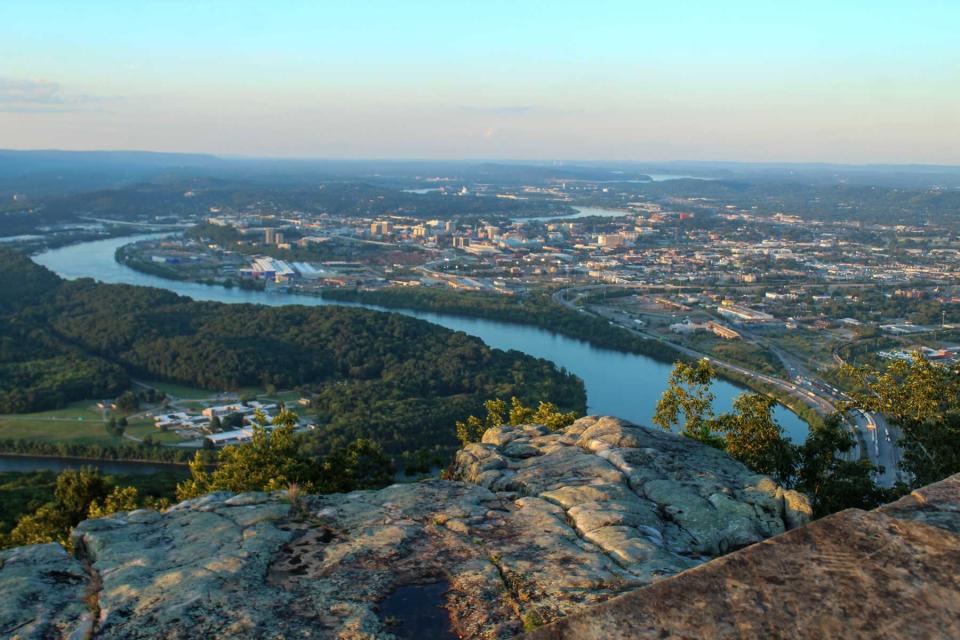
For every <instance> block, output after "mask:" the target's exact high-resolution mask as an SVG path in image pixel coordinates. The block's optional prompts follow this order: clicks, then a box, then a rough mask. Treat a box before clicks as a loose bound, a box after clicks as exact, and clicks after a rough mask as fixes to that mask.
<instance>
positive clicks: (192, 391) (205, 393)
mask: <svg viewBox="0 0 960 640" xmlns="http://www.w3.org/2000/svg"><path fill="white" fill-rule="evenodd" d="M143 384H145V385H147V386H149V387H153V388H154V389H156V390H157V391H162V392H163V393H166V394H167V395H170V396H174V397H176V398H194V399H196V398H199V399H204V398H212V397H213V396H215V395H217V393H219V392H217V391H210V390H209V389H198V388H196V387H187V386H185V385H182V384H176V383H175V382H157V381H154V380H144V381H143Z"/></svg>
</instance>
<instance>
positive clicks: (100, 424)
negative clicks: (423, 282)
mask: <svg viewBox="0 0 960 640" xmlns="http://www.w3.org/2000/svg"><path fill="white" fill-rule="evenodd" d="M0 438H24V439H29V440H38V441H44V442H72V443H83V444H94V443H96V444H112V443H114V442H115V439H114V438H112V437H110V436H109V435H107V431H106V429H105V428H104V421H103V413H102V412H101V411H100V409H98V408H97V407H96V401H95V400H83V401H80V402H73V403H71V404H69V405H67V406H66V407H64V408H63V409H54V410H51V411H38V412H36V413H23V414H17V415H3V416H0Z"/></svg>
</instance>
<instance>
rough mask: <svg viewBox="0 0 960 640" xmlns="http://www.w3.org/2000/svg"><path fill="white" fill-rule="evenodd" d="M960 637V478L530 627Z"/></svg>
mask: <svg viewBox="0 0 960 640" xmlns="http://www.w3.org/2000/svg"><path fill="white" fill-rule="evenodd" d="M528 637H529V638H530V640H548V639H549V640H560V639H563V640H619V639H624V638H631V639H634V638H817V639H820V638H960V475H955V476H952V477H950V478H948V479H946V480H943V481H942V482H938V483H936V484H933V485H930V486H928V487H924V488H923V489H919V490H917V491H915V492H913V494H911V495H909V496H906V497H904V498H902V499H900V500H898V501H897V502H894V503H892V504H889V505H886V506H885V507H881V508H880V509H877V510H876V511H871V512H865V511H860V510H857V509H850V510H847V511H842V512H840V513H836V514H834V515H832V516H829V517H827V518H823V519H822V520H818V521H816V522H814V523H812V524H809V525H807V526H805V527H801V528H800V529H796V530H794V531H790V532H789V533H785V534H784V535H781V536H778V537H776V538H773V539H771V540H767V541H765V542H762V543H760V544H756V545H753V546H751V547H747V548H746V549H742V550H740V551H737V552H736V553H731V554H730V555H728V556H724V557H723V558H719V559H717V560H713V561H712V562H709V563H707V564H704V565H702V566H699V567H697V568H695V569H692V570H690V571H687V572H685V573H683V574H681V575H679V576H676V577H675V578H671V579H669V580H663V581H661V582H658V583H656V584H654V585H651V586H648V587H646V588H643V589H639V590H637V591H633V592H631V593H628V594H626V595H623V596H620V597H618V598H614V599H612V600H610V601H609V602H605V603H603V604H601V605H598V606H596V607H593V608H591V609H590V610H589V611H587V612H583V613H579V614H574V615H571V616H569V617H567V618H564V619H562V620H559V621H557V622H555V623H553V624H551V625H549V626H546V627H543V628H540V629H538V630H537V631H535V632H534V633H532V634H530V635H529V636H528Z"/></svg>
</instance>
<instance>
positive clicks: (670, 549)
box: [0, 417, 809, 639]
mask: <svg viewBox="0 0 960 640" xmlns="http://www.w3.org/2000/svg"><path fill="white" fill-rule="evenodd" d="M453 475H454V476H455V477H456V478H457V479H456V480H449V481H446V480H430V481H425V482H419V483H411V484H398V485H393V486H391V487H387V488H385V489H382V490H379V491H357V492H353V493H348V494H334V495H326V496H308V497H302V498H295V497H291V496H289V495H286V494H285V493H283V492H278V493H274V494H259V493H249V494H240V495H231V494H210V495H208V496H204V497H203V498H199V499H196V500H191V501H187V502H183V503H181V504H178V505H176V506H174V507H172V508H171V509H169V510H168V511H167V512H165V513H162V514H161V513H156V512H152V511H144V510H140V511H133V512H129V513H123V514H116V515H114V516H111V517H108V518H102V519H98V520H90V521H86V522H84V523H81V525H80V526H79V527H77V529H76V531H75V534H74V542H75V545H74V546H75V549H76V555H77V558H71V557H70V556H68V555H66V554H65V553H64V552H62V550H60V549H59V547H56V546H54V545H44V546H38V547H25V548H23V549H17V550H14V551H12V552H6V554H5V555H4V556H2V558H3V560H4V565H3V567H2V568H0V595H2V597H0V601H3V604H2V605H0V607H5V608H0V635H3V636H4V637H6V636H12V637H22V638H49V637H70V636H71V635H73V636H74V637H83V636H84V635H85V634H87V633H88V632H90V631H91V630H92V633H93V636H94V637H97V638H156V637H164V638H198V637H257V638H259V637H268V638H307V637H318V638H344V639H348V638H379V637H384V638H386V637H390V636H391V634H396V635H397V636H400V637H415V635H416V634H415V632H413V631H412V627H411V626H410V625H413V624H415V623H416V622H415V621H410V620H408V621H404V620H403V619H401V620H399V621H398V620H395V619H392V618H389V617H387V616H384V615H381V614H380V611H379V610H380V608H381V606H384V600H385V598H388V597H390V594H391V593H395V592H397V589H398V588H399V587H404V586H405V585H416V584H434V585H437V584H439V585H440V587H439V588H433V589H431V590H429V593H432V594H434V595H433V596H431V597H432V598H433V600H432V601H425V602H415V603H414V606H412V607H410V606H407V607H406V608H407V609H411V608H412V609H413V610H414V611H413V613H417V612H418V610H419V612H420V613H422V614H423V615H425V616H428V617H429V616H430V615H431V614H432V613H435V612H436V611H438V609H437V607H440V606H442V607H444V608H445V610H446V611H447V612H449V619H450V620H449V623H450V625H451V626H452V629H453V630H455V632H456V634H459V635H460V636H461V637H465V638H508V637H512V636H515V635H518V634H519V633H521V632H522V630H523V626H524V624H526V625H527V626H528V627H529V626H536V625H539V624H542V623H546V622H550V621H551V620H555V619H557V618H560V617H562V616H565V615H568V614H570V613H573V612H576V611H579V610H582V609H583V608H584V607H586V606H588V605H591V604H595V603H599V602H602V601H604V600H607V599H610V598H612V597H614V596H617V595H619V594H621V593H623V592H625V591H629V590H632V589H636V588H639V587H643V586H645V585H649V584H651V583H653V582H656V581H658V580H662V579H664V578H667V577H669V576H672V575H674V574H677V573H680V572H682V571H684V570H687V569H689V568H691V567H694V566H696V565H698V564H701V563H703V562H705V561H708V560H710V559H711V558H713V557H716V556H718V555H720V554H724V553H727V552H730V551H732V550H735V549H738V548H740V547H743V546H745V545H749V544H752V543H754V542H757V541H760V540H763V539H765V538H768V537H770V536H773V535H776V534H779V533H782V532H784V531H785V530H787V529H789V528H790V527H792V526H795V525H798V524H802V523H804V522H806V520H807V519H808V517H809V504H808V503H807V502H806V500H805V499H804V498H803V496H802V495H800V494H795V493H793V492H789V491H784V490H783V489H782V488H780V487H778V486H777V485H776V484H775V483H774V482H773V481H772V480H770V479H769V478H767V477H765V476H760V475H757V474H754V473H752V472H750V471H749V470H747V469H746V468H745V467H743V466H742V465H740V464H739V463H737V462H735V461H733V460H732V459H730V458H729V457H727V456H726V455H725V454H723V453H722V452H720V451H717V450H715V449H711V448H708V447H705V446H703V445H700V444H698V443H697V442H694V441H692V440H688V439H684V438H680V437H678V436H674V435H671V434H668V433H664V432H661V431H656V430H651V429H647V428H644V427H638V426H635V425H631V424H628V423H625V422H622V421H620V420H617V419H614V418H597V417H590V418H584V419H582V420H579V421H577V422H576V423H574V424H573V425H572V426H570V427H568V428H567V429H564V430H562V431H560V432H556V433H553V432H550V431H548V430H547V429H545V428H544V427H541V426H536V425H528V426H522V427H502V428H498V429H494V430H490V431H488V432H487V433H486V434H485V435H484V438H483V442H482V443H478V444H473V445H469V446H468V447H466V448H465V449H464V450H462V451H461V452H460V453H459V454H458V455H457V459H456V463H455V465H454V468H453ZM58 572H59V573H58ZM424 593H428V591H424ZM9 601H15V602H27V601H37V602H40V603H42V604H38V605H35V606H34V607H33V608H32V609H31V608H29V607H27V606H23V605H22V606H19V607H17V606H15V605H12V604H9ZM384 608H386V607H384ZM450 637H456V636H454V635H451V636H450Z"/></svg>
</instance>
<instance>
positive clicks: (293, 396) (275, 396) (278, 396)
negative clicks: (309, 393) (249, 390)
mask: <svg viewBox="0 0 960 640" xmlns="http://www.w3.org/2000/svg"><path fill="white" fill-rule="evenodd" d="M300 396H301V394H300V393H298V392H296V391H279V392H277V393H272V394H269V395H265V396H261V398H260V400H261V401H270V402H283V403H285V404H287V405H288V406H290V405H294V404H296V402H297V400H299V399H300Z"/></svg>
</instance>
